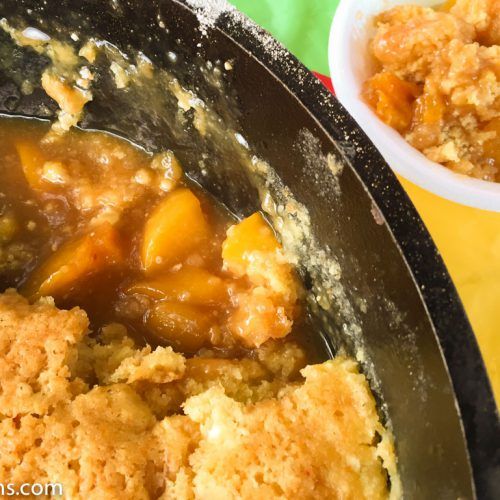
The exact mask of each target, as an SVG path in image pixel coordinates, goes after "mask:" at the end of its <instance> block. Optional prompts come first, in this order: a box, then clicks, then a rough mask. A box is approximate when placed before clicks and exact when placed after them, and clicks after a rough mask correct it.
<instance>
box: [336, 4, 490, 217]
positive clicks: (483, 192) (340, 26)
mask: <svg viewBox="0 0 500 500" xmlns="http://www.w3.org/2000/svg"><path fill="white" fill-rule="evenodd" d="M390 3H391V5H392V4H394V3H398V4H402V3H411V2H408V1H405V0H396V1H391V2H390ZM414 3H419V2H414ZM425 3H433V2H432V1H431V2H425ZM434 3H435V2H434ZM387 7H388V6H384V5H383V3H381V5H380V10H383V9H384V8H387ZM359 9H360V3H359V2H352V0H340V2H339V5H338V7H337V10H336V12H335V15H334V17H333V20H332V23H331V26H330V36H329V42H328V63H329V68H330V74H331V77H332V82H333V86H334V88H335V93H336V96H337V98H338V99H339V101H340V102H341V103H342V104H343V105H344V107H345V108H346V109H347V110H348V111H349V113H350V114H351V115H352V116H353V117H354V119H355V120H356V121H357V122H358V124H359V126H360V127H361V128H362V129H363V130H364V131H365V133H366V134H367V135H368V136H369V137H370V139H371V140H372V142H373V143H374V144H375V145H376V146H377V148H378V149H379V151H380V152H381V154H382V156H383V157H384V158H385V160H386V161H387V162H389V163H390V166H391V168H392V169H393V170H394V171H395V172H397V173H398V174H399V175H401V176H402V177H404V178H405V179H407V180H409V181H410V182H412V183H413V184H416V185H417V186H419V187H421V188H423V189H425V190H426V191H430V192H432V193H433V194H435V195H438V196H440V197H442V198H445V199H447V200H450V201H453V202H456V203H459V204H461V205H466V206H469V207H473V208H478V209H483V210H488V211H493V212H500V183H496V182H490V181H485V180H481V179H476V178H473V177H469V176H467V175H462V174H458V173H455V172H453V171H451V170H450V169H448V168H446V167H444V166H443V165H440V164H439V163H436V162H433V161H431V160H429V159H428V158H427V157H426V156H425V155H423V154H422V153H421V152H420V151H418V150H417V149H416V148H414V147H413V146H411V145H410V144H408V143H407V142H406V140H405V139H404V138H403V137H402V136H401V135H400V134H399V133H398V132H396V131H395V130H393V129H392V128H391V127H389V126H388V125H386V124H385V123H384V122H382V120H380V118H378V117H377V115H376V114H375V113H374V112H373V110H372V109H371V108H370V107H369V106H368V105H367V104H366V103H365V102H363V101H362V99H361V98H360V97H359V82H358V81H357V78H356V77H355V75H354V72H353V71H352V57H350V54H349V47H350V45H349V43H348V41H346V40H347V39H348V34H350V33H352V29H349V28H351V27H352V24H353V20H354V19H355V18H357V17H358V14H359V12H361V11H360V10H359ZM338 68H342V70H341V71H340V70H339V69H338Z"/></svg>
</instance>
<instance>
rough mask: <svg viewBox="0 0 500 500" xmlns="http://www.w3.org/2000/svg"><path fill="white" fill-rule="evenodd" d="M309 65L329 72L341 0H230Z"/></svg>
mask: <svg viewBox="0 0 500 500" xmlns="http://www.w3.org/2000/svg"><path fill="white" fill-rule="evenodd" d="M229 1H230V2H231V3H232V4H233V5H234V6H235V7H237V8H238V9H239V10H241V11H242V12H244V13H245V14H246V15H247V16H249V17H250V18H252V19H253V20H254V21H255V22H256V23H257V24H259V25H260V26H262V27H263V28H265V29H266V30H268V31H269V32H270V33H271V34H272V35H273V36H274V37H275V38H277V39H278V40H279V41H280V42H281V43H282V44H283V45H284V46H285V47H286V48H287V49H288V50H290V51H291V52H292V53H293V54H294V55H295V56H297V58H298V59H300V60H301V61H302V62H303V63H304V64H305V65H306V66H307V67H308V68H309V69H311V70H314V71H317V72H318V73H323V74H325V75H329V74H330V71H329V69H328V35H329V31H330V25H331V23H332V18H333V13H334V12H335V9H336V7H337V5H338V2H339V0H229Z"/></svg>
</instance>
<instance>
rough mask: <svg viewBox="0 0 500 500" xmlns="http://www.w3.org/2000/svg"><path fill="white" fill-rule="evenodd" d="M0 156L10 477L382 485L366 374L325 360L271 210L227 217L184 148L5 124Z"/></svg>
mask: <svg viewBox="0 0 500 500" xmlns="http://www.w3.org/2000/svg"><path fill="white" fill-rule="evenodd" d="M0 157H1V159H2V162H1V163H0V179H1V187H0V283H1V284H2V289H3V290H6V291H4V293H3V294H0V482H2V483H5V484H7V483H13V484H21V483H34V482H37V483H49V482H59V483H61V484H62V485H63V488H64V497H65V498H95V499H104V498H109V499H115V498H124V499H125V498H126V499H138V498H175V499H189V498H256V497H258V498H327V497H328V498H367V499H374V498H387V497H388V496H389V479H388V478H389V474H393V473H394V466H393V464H394V457H393V451H392V441H391V438H390V436H389V434H388V433H387V432H386V430H385V429H384V427H383V426H382V424H381V422H380V420H379V417H378V414H377V410H376V406H375V400H374V398H373V396H372V394H371V392H370V389H369V386H368V383H367V381H366V379H365V377H364V376H363V375H361V374H360V373H359V372H358V370H357V365H356V363H355V362H354V361H352V360H350V359H348V358H346V357H343V356H338V357H337V358H336V359H334V360H331V361H326V362H323V363H321V364H314V363H319V362H320V361H321V358H320V357H319V355H318V354H317V350H315V349H314V348H313V347H311V344H310V339H311V335H308V334H307V331H306V330H307V327H306V326H305V324H304V322H303V319H302V318H303V316H304V314H303V307H302V301H303V292H302V288H301V285H300V282H299V279H298V277H297V275H296V273H295V271H294V268H293V266H292V265H291V264H290V263H289V261H288V259H287V257H286V255H285V252H284V251H283V248H282V246H281V244H280V242H279V241H278V239H277V238H276V236H275V233H274V232H273V229H272V228H271V226H270V225H269V224H268V222H267V221H266V219H265V218H264V217H263V215H261V213H259V212H256V213H254V214H251V215H249V216H248V217H247V218H245V219H243V220H240V221H237V220H235V219H234V217H233V216H232V215H230V214H229V213H228V212H227V211H226V210H224V209H223V207H221V206H220V205H219V204H217V203H216V202H215V200H214V199H212V198H211V197H210V196H209V195H208V194H207V193H206V192H204V191H203V190H202V189H201V188H200V187H199V186H198V185H196V184H194V183H193V182H191V181H190V180H189V179H188V178H187V177H186V176H185V175H184V174H183V169H182V167H181V165H180V162H179V161H178V159H177V158H176V156H175V154H174V153H173V152H171V151H165V152H162V153H157V154H155V155H151V154H148V153H146V152H144V151H143V150H141V149H139V148H137V147H135V146H133V145H132V144H131V143H128V142H126V141H125V140H123V139H119V138H117V137H114V136H111V135H109V134H105V133H102V132H84V131H82V130H77V129H71V130H69V131H66V132H64V133H62V134H60V133H57V134H56V135H54V134H53V133H52V131H49V128H48V125H47V124H44V123H40V122H33V121H30V120H25V119H20V118H7V117H3V118H1V119H0ZM309 363H312V364H309ZM308 364H309V366H308ZM391 464H392V465H391ZM393 490H394V488H393ZM393 496H394V494H393Z"/></svg>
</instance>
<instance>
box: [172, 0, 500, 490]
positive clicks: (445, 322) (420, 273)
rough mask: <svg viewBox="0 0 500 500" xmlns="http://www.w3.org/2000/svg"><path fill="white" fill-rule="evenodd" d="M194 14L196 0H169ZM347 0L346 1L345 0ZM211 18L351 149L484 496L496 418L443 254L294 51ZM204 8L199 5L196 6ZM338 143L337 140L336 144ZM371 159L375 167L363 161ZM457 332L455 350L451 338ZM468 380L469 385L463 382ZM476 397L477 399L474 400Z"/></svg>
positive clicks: (246, 25)
mask: <svg viewBox="0 0 500 500" xmlns="http://www.w3.org/2000/svg"><path fill="white" fill-rule="evenodd" d="M171 1H173V2H174V3H177V4H180V5H183V6H184V7H186V8H187V9H188V10H190V11H191V12H194V13H195V14H196V13H197V12H196V11H197V9H196V7H198V6H199V5H200V4H201V2H200V0H171ZM348 1H352V0H348ZM221 2H222V3H224V4H225V7H224V8H223V9H221V12H220V13H219V14H218V15H217V16H216V17H217V18H216V19H215V21H214V22H213V23H212V24H213V26H212V27H213V28H214V29H218V30H220V31H221V32H222V33H224V34H225V35H226V36H228V37H229V38H231V39H232V40H233V41H234V42H235V43H237V44H238V45H240V46H241V47H242V48H243V49H244V50H245V51H247V52H248V53H250V54H252V56H253V57H254V58H255V59H256V60H257V61H258V62H259V63H260V64H262V65H263V66H264V67H265V68H266V69H267V70H268V71H269V72H270V73H271V74H272V75H273V76H274V77H275V78H276V79H277V80H278V81H280V82H281V84H282V85H283V86H284V87H285V88H286V89H287V90H288V91H289V92H290V93H291V94H292V95H293V96H294V97H295V98H296V99H297V101H298V102H299V103H300V104H301V105H302V106H303V107H304V108H305V109H306V110H307V111H308V112H309V113H310V114H311V116H312V117H313V118H314V119H315V121H316V122H317V124H318V126H319V127H320V128H321V129H323V131H324V132H325V133H326V134H327V135H328V136H329V137H330V138H331V140H332V141H333V142H334V143H336V144H339V142H348V143H349V144H350V145H351V146H352V147H354V149H355V150H356V155H355V157H354V158H352V159H350V160H349V161H350V164H351V166H352V169H353V172H354V174H355V175H357V176H358V178H359V179H360V181H361V183H362V185H363V186H364V188H365V189H366V190H367V192H368V193H369V195H370V196H371V198H372V200H373V203H374V206H375V207H376V208H378V209H379V211H380V213H381V214H382V216H383V218H384V221H385V223H386V224H387V227H388V230H389V232H390V234H391V236H392V238H393V240H394V242H395V244H396V246H397V247H398V249H399V251H400V253H401V255H402V258H403V260H404V262H405V263H406V265H407V266H408V270H409V273H410V274H411V276H412V277H413V279H414V282H415V286H416V288H417V290H418V291H419V293H420V295H421V297H422V300H423V303H424V306H425V308H426V310H427V313H428V316H429V319H430V321H431V323H432V327H433V329H434V333H435V335H436V338H437V340H438V344H439V347H440V349H441V353H442V355H443V359H444V360H445V368H446V369H447V370H448V373H449V375H450V380H451V384H452V387H453V391H454V394H455V398H456V402H457V405H458V413H459V415H460V417H461V421H462V426H463V431H464V439H465V442H466V449H467V451H468V455H469V464H470V465H471V466H472V467H471V471H472V477H473V481H472V484H473V487H475V490H476V492H477V495H478V496H479V497H481V498H483V497H484V498H486V497H487V496H488V495H489V494H492V492H493V491H497V489H498V484H497V483H496V480H497V477H498V474H499V473H500V458H499V456H498V450H500V420H499V417H498V410H497V406H496V403H495V400H494V397H493V392H492V390H491V386H490V382H489V379H488V376H487V374H486V369H485V367H484V363H483V360H482V357H481V354H480V351H479V347H478V344H477V341H476V338H475V335H474V333H473V331H472V328H471V326H470V323H469V321H468V319H467V316H466V314H465V311H464V308H463V306H462V303H461V301H460V299H459V296H458V293H457V291H456V289H455V286H454V284H453V282H452V281H451V278H450V275H449V274H448V271H447V270H446V267H445V265H444V263H443V260H442V258H441V256H440V254H439V252H438V250H437V248H436V246H435V244H434V242H433V240H432V238H431V236H430V234H429V232H428V231H427V229H426V227H425V225H424V223H423V222H422V219H421V218H420V216H419V215H418V212H417V211H416V209H415V207H414V205H413V204H412V202H411V201H410V199H409V197H408V195H407V194H406V192H405V191H404V189H403V188H402V186H401V184H400V183H399V181H398V180H397V178H396V176H395V175H394V173H393V171H392V170H391V169H390V168H389V166H388V165H387V163H386V162H385V160H384V159H383V157H382V156H381V154H380V152H379V151H378V150H377V149H376V147H375V146H374V145H373V143H372V142H371V141H370V139H369V138H368V136H367V135H366V134H365V133H364V132H363V130H362V129H361V127H360V126H359V125H358V124H357V123H356V121H355V120H354V119H353V118H352V116H351V115H350V114H349V113H348V112H347V110H346V109H345V108H344V107H343V106H342V104H341V103H340V102H339V101H338V100H337V99H336V98H335V97H334V96H333V95H332V93H331V92H330V91H329V90H327V89H326V87H325V86H324V85H323V84H322V83H321V82H320V81H319V80H318V78H317V77H315V76H314V75H313V73H311V72H310V71H309V70H308V69H307V68H306V67H305V66H304V65H303V64H302V63H301V62H300V61H299V60H298V59H297V58H296V57H295V56H293V55H292V54H291V53H290V52H289V51H288V50H287V49H285V48H284V47H283V46H282V45H281V44H280V43H279V42H277V41H276V40H275V39H274V38H273V37H272V36H271V35H270V34H269V33H268V32H267V31H265V30H264V29H263V28H261V27H260V26H258V25H257V24H256V23H254V22H253V21H252V20H250V19H249V18H248V17H247V16H245V15H243V14H241V15H240V14H238V16H236V17H235V16H234V15H232V12H234V11H236V9H235V8H234V7H232V6H230V5H229V4H228V3H227V2H226V1H223V0H217V3H218V4H220V3H221ZM200 8H201V9H203V7H200ZM339 147H340V146H339ZM372 163H376V164H377V165H379V166H380V168H378V169H372V168H367V165H370V164H372ZM457 338H460V346H461V347H460V349H457V342H456V339H457ZM471 380H474V384H473V386H472V387H471V384H470V381H471ZM477 401H481V405H480V407H479V406H478V405H477Z"/></svg>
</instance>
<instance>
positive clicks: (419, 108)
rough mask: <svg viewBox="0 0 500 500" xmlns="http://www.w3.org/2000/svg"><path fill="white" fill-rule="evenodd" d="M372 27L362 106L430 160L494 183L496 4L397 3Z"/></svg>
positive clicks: (499, 56) (498, 158)
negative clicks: (372, 68)
mask: <svg viewBox="0 0 500 500" xmlns="http://www.w3.org/2000/svg"><path fill="white" fill-rule="evenodd" d="M375 23H376V29H377V31H376V34H375V37H374V38H373V40H372V41H371V45H370V48H371V52H372V54H373V56H374V58H375V60H376V61H377V63H378V65H379V68H380V70H379V72H377V73H376V74H375V75H374V76H372V77H371V78H370V79H369V80H368V81H366V82H365V84H364V88H363V98H364V99H365V100H366V102H368V103H369V104H370V106H371V107H372V108H373V109H374V110H375V112H376V113H377V115H378V116H379V117H380V118H381V119H382V120H383V121H384V122H385V123H387V124H388V125H390V126H391V127H393V128H394V129H396V130H397V131H398V132H400V133H401V134H402V135H403V136H404V137H405V139H406V140H407V141H408V142H409V143H410V144H411V145H412V146H414V147H415V148H417V149H418V150H420V151H422V153H424V154H425V155H426V156H427V157H428V158H429V159H430V160H432V161H435V162H438V163H441V164H443V165H445V166H446V167H448V168H450V169H451V170H453V171H454V172H458V173H461V174H466V175H470V176H472V177H476V178H479V179H484V180H488V181H496V182H498V181H500V0H449V1H447V2H446V3H445V4H444V5H442V6H441V7H439V8H435V9H433V8H427V7H420V6H415V5H402V6H398V7H394V8H392V9H390V10H388V11H385V12H383V13H381V14H380V15H378V16H377V17H376V19H375Z"/></svg>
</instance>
